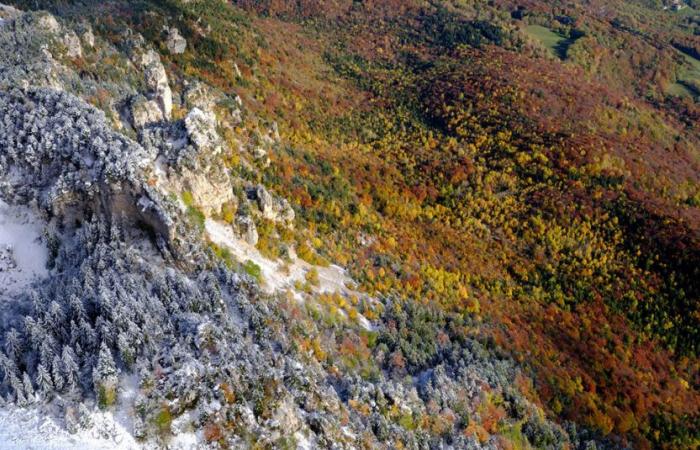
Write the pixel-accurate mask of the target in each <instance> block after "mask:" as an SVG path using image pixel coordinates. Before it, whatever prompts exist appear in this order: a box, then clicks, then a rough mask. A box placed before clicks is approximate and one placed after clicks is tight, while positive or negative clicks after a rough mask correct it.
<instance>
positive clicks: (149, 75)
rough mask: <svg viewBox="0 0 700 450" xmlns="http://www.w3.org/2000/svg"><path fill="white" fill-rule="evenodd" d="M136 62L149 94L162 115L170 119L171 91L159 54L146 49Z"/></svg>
mask: <svg viewBox="0 0 700 450" xmlns="http://www.w3.org/2000/svg"><path fill="white" fill-rule="evenodd" d="M137 62H138V63H139V65H140V67H141V68H142V70H143V71H144V78H145V81H146V86H147V87H148V89H149V95H150V96H152V97H153V98H154V99H155V100H156V101H158V104H159V105H160V108H161V110H162V111H163V117H164V118H165V119H166V120H170V116H171V114H172V111H173V93H172V91H171V90H170V85H169V84H168V75H167V74H166V73H165V67H163V63H162V62H161V61H160V56H159V55H158V53H156V51H155V50H152V49H151V50H148V51H146V52H144V53H142V54H141V55H140V56H139V57H138V58H137Z"/></svg>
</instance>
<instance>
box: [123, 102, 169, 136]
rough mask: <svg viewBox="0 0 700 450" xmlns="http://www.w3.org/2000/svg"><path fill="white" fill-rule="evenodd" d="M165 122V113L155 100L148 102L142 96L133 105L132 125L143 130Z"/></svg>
mask: <svg viewBox="0 0 700 450" xmlns="http://www.w3.org/2000/svg"><path fill="white" fill-rule="evenodd" d="M162 121H163V111H162V110H161V108H160V105H159V104H158V102H157V101H155V100H148V99H147V98H145V97H144V96H142V95H140V96H138V97H136V99H134V100H133V101H132V103H131V123H132V124H133V126H134V128H136V129H137V130H138V129H141V128H143V127H145V126H147V125H151V124H153V123H158V122H162Z"/></svg>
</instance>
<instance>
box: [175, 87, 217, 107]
mask: <svg viewBox="0 0 700 450" xmlns="http://www.w3.org/2000/svg"><path fill="white" fill-rule="evenodd" d="M183 100H184V103H185V106H187V107H188V108H190V109H194V108H197V109H200V110H202V111H213V109H214V104H215V103H216V96H215V95H214V93H213V92H212V90H211V89H210V88H209V87H208V86H207V85H205V84H203V83H200V82H199V81H193V82H190V83H189V84H188V85H187V88H186V89H185V93H184V95H183Z"/></svg>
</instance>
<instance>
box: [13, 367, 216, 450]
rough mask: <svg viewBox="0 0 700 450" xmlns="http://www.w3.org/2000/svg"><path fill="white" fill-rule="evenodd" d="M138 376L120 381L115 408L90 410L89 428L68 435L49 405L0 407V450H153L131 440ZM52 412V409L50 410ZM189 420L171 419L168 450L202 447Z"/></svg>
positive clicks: (151, 444) (153, 445)
mask: <svg viewBox="0 0 700 450" xmlns="http://www.w3.org/2000/svg"><path fill="white" fill-rule="evenodd" d="M138 390H139V387H138V377H137V376H135V375H131V376H128V377H125V378H123V379H122V381H121V384H120V389H119V401H118V404H117V406H116V407H115V408H114V409H113V410H110V411H100V410H98V409H94V410H93V411H92V412H91V413H90V422H91V425H90V426H89V427H88V428H86V429H81V430H80V431H78V432H77V433H75V434H71V433H69V432H68V431H67V430H66V428H65V426H64V424H63V420H62V419H57V418H56V417H54V414H55V412H53V413H52V412H51V405H49V406H47V407H38V406H37V407H28V408H20V407H17V406H14V405H6V406H4V407H2V408H0V449H2V450H86V449H90V450H142V449H145V450H156V449H159V448H161V446H159V445H158V444H157V443H155V442H138V441H136V439H135V438H134V437H133V414H134V413H133V405H134V400H135V399H136V396H137V394H138ZM54 409H55V408H54ZM191 422H192V417H191V416H190V415H188V414H184V415H183V416H181V417H178V418H176V419H175V421H174V423H177V424H178V425H179V427H176V428H175V429H174V430H173V431H174V433H175V435H174V436H173V437H172V438H171V440H170V442H169V443H168V448H169V449H172V450H195V449H199V448H202V445H201V442H202V440H201V439H200V438H199V437H198V436H197V435H196V434H195V433H194V432H193V431H192V430H191V429H189V428H188V427H187V425H186V424H189V423H191Z"/></svg>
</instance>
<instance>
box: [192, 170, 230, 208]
mask: <svg viewBox="0 0 700 450" xmlns="http://www.w3.org/2000/svg"><path fill="white" fill-rule="evenodd" d="M217 172H218V171H216V170H210V171H206V172H204V173H200V172H199V171H191V170H189V169H186V168H183V169H182V176H181V180H182V181H181V183H182V187H183V189H182V190H183V191H188V192H190V193H191V194H192V199H193V200H194V203H195V205H197V206H198V207H199V208H200V209H201V210H202V212H203V213H204V214H205V215H207V216H211V215H213V214H215V213H217V212H219V211H220V210H221V205H223V204H224V203H228V202H231V201H234V199H235V197H234V195H233V189H232V187H231V182H230V181H229V179H228V176H227V175H226V174H222V173H217Z"/></svg>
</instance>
